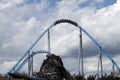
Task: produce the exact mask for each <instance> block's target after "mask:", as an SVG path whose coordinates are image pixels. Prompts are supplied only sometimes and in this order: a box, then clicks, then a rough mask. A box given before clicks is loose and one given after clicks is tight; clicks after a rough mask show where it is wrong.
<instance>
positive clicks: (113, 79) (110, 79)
mask: <svg viewBox="0 0 120 80" xmlns="http://www.w3.org/2000/svg"><path fill="white" fill-rule="evenodd" d="M75 78H76V80H120V78H119V79H118V78H117V77H114V76H113V75H106V74H105V75H103V76H102V77H99V78H97V79H96V76H95V75H89V76H87V78H86V79H85V77H83V76H81V75H75Z"/></svg>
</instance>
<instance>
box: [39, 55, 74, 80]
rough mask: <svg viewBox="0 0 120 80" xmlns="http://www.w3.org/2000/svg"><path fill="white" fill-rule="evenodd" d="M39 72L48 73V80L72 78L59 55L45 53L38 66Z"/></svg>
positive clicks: (69, 79) (70, 79) (71, 79)
mask: <svg viewBox="0 0 120 80" xmlns="http://www.w3.org/2000/svg"><path fill="white" fill-rule="evenodd" d="M40 72H42V73H49V75H50V80H74V79H73V77H72V76H71V74H70V73H69V72H68V71H67V70H66V69H65V67H64V65H63V62H62V59H61V58H60V56H56V55H54V54H51V55H50V56H48V55H47V57H46V59H45V60H44V61H43V63H42V66H41V67H40Z"/></svg>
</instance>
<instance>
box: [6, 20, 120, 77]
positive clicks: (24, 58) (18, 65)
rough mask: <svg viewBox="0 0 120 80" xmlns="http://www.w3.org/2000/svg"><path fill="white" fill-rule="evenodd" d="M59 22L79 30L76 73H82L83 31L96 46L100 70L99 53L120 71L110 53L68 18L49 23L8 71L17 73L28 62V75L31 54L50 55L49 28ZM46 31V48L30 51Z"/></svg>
mask: <svg viewBox="0 0 120 80" xmlns="http://www.w3.org/2000/svg"><path fill="white" fill-rule="evenodd" d="M60 23H69V24H72V25H74V26H75V27H76V28H78V29H79V31H80V46H79V47H80V48H79V53H78V73H80V74H82V75H84V66H83V47H82V33H84V34H85V35H86V36H87V37H88V38H89V39H90V40H92V42H93V43H94V44H95V46H96V47H97V48H98V50H99V55H100V61H99V62H100V65H101V71H102V57H101V55H102V54H104V55H105V56H106V57H107V58H108V59H109V60H110V61H111V63H112V64H113V66H114V67H115V68H116V69H117V72H118V73H120V68H119V66H118V64H117V63H116V62H115V61H114V60H113V59H112V57H111V56H110V54H109V53H108V52H107V51H106V50H105V49H104V48H103V47H102V46H101V45H100V44H99V43H98V42H97V41H96V40H95V39H94V38H93V37H92V36H91V35H90V34H89V33H88V32H87V31H86V30H85V29H83V27H81V26H80V25H79V24H77V23H76V22H74V21H72V20H68V19H60V20H57V21H55V22H53V24H51V25H50V26H49V27H47V29H45V30H44V31H43V32H42V33H41V34H40V36H39V37H38V38H37V39H36V41H35V42H34V43H33V44H32V45H31V46H30V48H29V49H28V50H27V51H26V52H25V53H24V55H23V56H22V57H21V58H20V60H19V61H18V62H17V63H16V64H15V65H14V66H13V68H12V69H11V70H10V71H9V72H8V73H18V72H19V71H20V70H21V69H22V68H23V66H24V65H25V64H26V63H27V62H28V68H29V69H28V70H29V75H30V70H31V69H32V68H33V65H32V67H31V64H30V62H31V61H32V59H33V56H35V55H37V54H42V53H45V54H47V55H48V56H49V55H51V51H50V29H52V28H53V27H55V26H56V25H57V24H60ZM47 33H48V50H38V51H35V52H32V51H31V50H32V49H33V47H34V46H35V45H36V44H37V43H38V41H39V40H40V39H41V38H42V37H43V36H44V35H45V34H47ZM98 66H99V65H98ZM80 67H81V69H80ZM98 70H99V69H98ZM80 71H81V72H80ZM32 73H33V71H32Z"/></svg>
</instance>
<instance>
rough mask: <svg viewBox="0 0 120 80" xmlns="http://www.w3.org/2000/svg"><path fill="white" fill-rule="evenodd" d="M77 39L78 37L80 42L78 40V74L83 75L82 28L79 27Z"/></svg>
mask: <svg viewBox="0 0 120 80" xmlns="http://www.w3.org/2000/svg"><path fill="white" fill-rule="evenodd" d="M79 39H80V42H79V53H78V74H79V75H82V76H84V66H83V46H82V30H81V29H80V35H79ZM80 70H81V71H80Z"/></svg>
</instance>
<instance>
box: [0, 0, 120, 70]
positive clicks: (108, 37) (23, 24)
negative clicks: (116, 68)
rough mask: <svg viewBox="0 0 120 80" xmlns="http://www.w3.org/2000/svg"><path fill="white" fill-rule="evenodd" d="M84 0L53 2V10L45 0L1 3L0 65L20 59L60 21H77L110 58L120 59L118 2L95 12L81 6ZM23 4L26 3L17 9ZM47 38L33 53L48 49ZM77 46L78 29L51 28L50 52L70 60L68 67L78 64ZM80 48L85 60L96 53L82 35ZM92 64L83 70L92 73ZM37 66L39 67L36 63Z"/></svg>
mask: <svg viewBox="0 0 120 80" xmlns="http://www.w3.org/2000/svg"><path fill="white" fill-rule="evenodd" d="M86 1H87V0H80V1H79V2H78V1H77V0H71V1H68V0H62V1H59V2H56V5H55V7H52V9H51V7H50V4H49V1H46V0H44V1H41V2H39V3H32V2H31V3H30V4H27V3H26V2H24V1H23V0H18V1H16V0H12V1H6V2H0V11H1V12H0V17H1V19H0V26H1V27H0V37H1V39H0V45H1V46H0V51H1V52H0V53H1V54H2V55H1V56H0V63H1V64H2V66H3V64H8V63H3V62H4V61H11V62H10V63H11V64H14V63H12V62H14V61H17V60H19V58H20V57H21V56H22V55H23V54H24V52H25V51H26V50H27V49H28V48H29V46H31V44H32V43H33V41H34V40H35V39H36V38H37V37H38V36H39V35H40V33H41V32H42V31H43V30H44V29H46V27H47V26H49V25H50V24H52V23H53V22H54V21H55V20H57V19H61V18H67V19H71V20H73V21H76V22H77V23H78V24H80V25H81V26H82V27H83V28H84V29H85V30H86V31H88V32H89V33H90V34H91V35H92V36H93V37H94V38H95V40H96V41H97V42H98V43H100V45H102V46H103V48H105V49H106V50H107V51H109V52H110V55H112V56H113V55H114V56H113V57H115V56H119V44H120V42H119V41H120V38H119V37H118V36H119V35H120V32H119V26H120V25H119V18H120V16H119V14H120V8H119V5H120V1H119V0H118V1H117V2H116V3H114V4H113V5H109V6H107V7H103V8H100V9H97V8H96V7H95V6H86V7H83V8H82V7H80V4H82V3H84V2H86ZM99 2H103V0H99ZM23 3H25V4H24V5H20V6H17V5H18V4H23ZM45 5H46V6H45ZM46 38H47V35H45V36H44V37H43V38H42V40H40V42H39V43H38V44H37V45H36V46H35V48H34V49H33V50H32V51H34V50H38V49H47V40H46ZM78 46H79V30H78V29H77V28H74V27H73V26H72V25H70V24H61V25H56V26H55V27H54V28H52V29H51V48H52V52H53V53H55V54H57V55H61V56H62V57H63V58H64V59H67V60H66V63H67V61H69V60H70V59H73V62H72V63H70V65H74V61H75V60H76V61H77V52H78ZM83 47H84V53H85V54H84V56H85V59H86V58H88V60H90V59H91V58H93V56H96V55H97V52H98V51H97V49H96V47H95V46H94V45H93V43H92V41H90V40H89V39H88V38H87V37H86V35H85V34H84V33H83ZM11 54H12V55H11ZM5 56H6V57H5ZM37 59H38V58H37ZM37 59H35V60H37ZM42 59H43V58H42ZM88 60H86V64H85V65H86V66H88V65H90V64H91V62H88ZM94 60H96V58H93V61H94ZM105 62H106V61H105ZM38 63H39V62H38ZM35 64H36V63H35ZM95 65H96V64H93V65H91V67H90V68H89V69H86V70H88V71H91V72H92V70H93V68H94V66H95ZM108 65H109V64H108ZM36 66H39V65H37V64H36ZM67 67H68V69H69V70H70V71H72V72H74V70H75V68H70V67H69V66H67ZM106 67H107V66H106ZM7 68H8V67H7ZM7 71H8V69H6V68H5V70H4V71H2V72H7Z"/></svg>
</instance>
